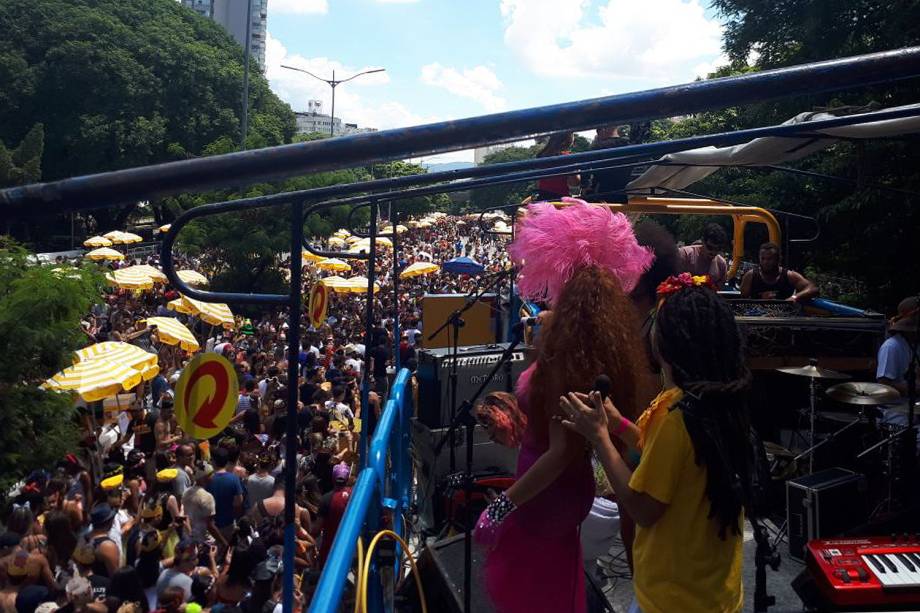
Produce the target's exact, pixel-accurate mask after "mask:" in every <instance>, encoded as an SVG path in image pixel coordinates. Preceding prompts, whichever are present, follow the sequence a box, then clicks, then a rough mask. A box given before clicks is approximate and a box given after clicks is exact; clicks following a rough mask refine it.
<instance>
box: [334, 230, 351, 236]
mask: <svg viewBox="0 0 920 613" xmlns="http://www.w3.org/2000/svg"><path fill="white" fill-rule="evenodd" d="M332 236H341V237H342V238H348V237H349V236H351V232H349V231H348V230H346V229H345V228H339V229H338V230H336V231H335V233H334V234H333V235H332Z"/></svg>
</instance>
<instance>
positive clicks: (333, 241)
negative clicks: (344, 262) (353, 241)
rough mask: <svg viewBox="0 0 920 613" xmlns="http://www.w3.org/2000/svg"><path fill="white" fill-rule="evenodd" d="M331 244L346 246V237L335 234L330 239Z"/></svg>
mask: <svg viewBox="0 0 920 613" xmlns="http://www.w3.org/2000/svg"><path fill="white" fill-rule="evenodd" d="M329 246H330V247H344V246H345V239H344V238H342V237H340V236H333V237H332V238H330V239H329Z"/></svg>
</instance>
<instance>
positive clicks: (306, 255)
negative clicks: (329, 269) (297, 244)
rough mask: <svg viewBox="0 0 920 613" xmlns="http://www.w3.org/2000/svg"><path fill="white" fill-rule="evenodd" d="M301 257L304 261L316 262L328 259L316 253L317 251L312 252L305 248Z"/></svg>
mask: <svg viewBox="0 0 920 613" xmlns="http://www.w3.org/2000/svg"><path fill="white" fill-rule="evenodd" d="M301 257H302V258H303V261H304V262H313V263H314V264H315V263H316V262H322V261H323V260H325V259H326V256H324V255H316V254H315V253H311V252H309V251H307V250H306V249H304V250H303V254H302V256H301Z"/></svg>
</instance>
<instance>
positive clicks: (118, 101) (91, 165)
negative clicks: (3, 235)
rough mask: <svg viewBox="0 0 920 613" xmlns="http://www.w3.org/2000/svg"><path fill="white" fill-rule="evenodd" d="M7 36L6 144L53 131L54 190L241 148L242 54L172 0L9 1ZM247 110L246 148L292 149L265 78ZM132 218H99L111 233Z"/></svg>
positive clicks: (2, 87)
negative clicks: (37, 130)
mask: <svg viewBox="0 0 920 613" xmlns="http://www.w3.org/2000/svg"><path fill="white" fill-rule="evenodd" d="M0 29H2V31H3V32H4V37H3V41H2V42H0V140H3V141H5V142H8V143H9V142H18V141H19V140H20V139H22V138H23V137H24V135H25V134H26V133H27V132H28V130H29V129H30V128H31V127H32V126H34V125H35V124H38V123H41V124H44V128H45V141H46V146H45V148H44V155H43V157H42V165H41V168H42V170H43V174H44V178H45V179H46V180H54V179H60V178H64V177H70V176H77V175H83V174H90V173H96V172H102V171H107V170H115V169H119V168H128V167H133V166H142V165H146V164H153V163H158V162H165V161H169V160H174V159H182V158H185V157H191V156H199V155H207V154H210V153H214V152H216V151H217V150H220V149H221V147H223V146H225V145H226V143H227V142H232V143H237V142H238V141H239V132H240V110H241V109H240V92H241V87H242V79H243V51H242V49H241V47H240V46H239V45H238V44H237V43H236V42H235V41H234V40H233V39H232V38H231V37H230V35H229V34H228V33H227V32H226V31H224V30H223V28H221V27H220V26H219V25H218V24H216V23H214V22H213V21H211V20H209V19H205V18H203V17H201V16H199V15H197V14H196V13H195V12H194V11H192V10H190V9H187V8H184V7H182V6H181V5H179V4H178V3H177V2H176V1H175V0H92V1H87V0H80V1H74V0H6V1H4V2H2V3H0ZM249 101H250V110H249V114H250V127H249V134H248V137H247V146H249V147H264V146H270V145H278V144H282V143H285V142H289V141H290V139H291V137H292V136H293V135H294V132H295V121H294V114H293V112H292V111H291V109H290V107H288V105H287V104H285V103H283V102H282V101H281V100H279V99H278V98H277V96H275V95H274V94H273V93H272V92H271V91H270V89H269V87H268V82H267V81H266V79H265V77H264V76H263V75H262V74H261V72H259V71H258V70H257V69H256V70H253V71H251V75H250V96H249ZM132 210H133V207H126V208H123V209H121V210H118V209H107V210H103V211H99V212H94V213H92V216H93V217H95V218H96V220H97V222H98V226H99V229H101V230H108V229H111V228H113V227H115V226H120V225H122V224H123V223H124V221H125V220H126V219H127V217H128V215H130V213H131V212H132ZM44 223H47V220H45V222H44Z"/></svg>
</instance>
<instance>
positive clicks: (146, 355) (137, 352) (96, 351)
mask: <svg viewBox="0 0 920 613" xmlns="http://www.w3.org/2000/svg"><path fill="white" fill-rule="evenodd" d="M100 359H101V360H108V361H110V362H115V363H117V364H124V365H126V366H130V367H131V368H133V369H135V370H139V371H140V372H141V376H143V378H144V380H145V381H149V380H150V379H153V378H154V377H155V376H156V375H157V373H158V372H160V366H159V365H158V364H157V362H158V361H159V357H158V356H157V354H155V353H150V352H148V351H144V350H143V349H141V348H140V347H138V346H137V345H131V344H130V343H122V342H118V341H105V342H103V343H96V344H95V345H90V346H89V347H84V348H83V349H80V350H77V351H74V360H73V361H74V363H78V362H85V361H87V360H100Z"/></svg>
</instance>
